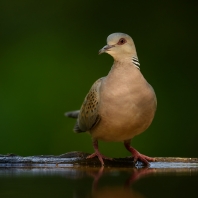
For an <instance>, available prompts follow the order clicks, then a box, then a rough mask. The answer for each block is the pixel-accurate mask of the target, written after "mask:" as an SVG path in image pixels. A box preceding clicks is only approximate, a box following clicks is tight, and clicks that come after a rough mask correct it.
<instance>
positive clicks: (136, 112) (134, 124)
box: [91, 73, 156, 141]
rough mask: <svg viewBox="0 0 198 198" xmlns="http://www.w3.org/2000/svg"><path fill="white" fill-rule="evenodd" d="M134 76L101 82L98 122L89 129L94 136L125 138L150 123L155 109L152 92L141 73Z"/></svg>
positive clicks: (117, 139)
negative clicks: (99, 118)
mask: <svg viewBox="0 0 198 198" xmlns="http://www.w3.org/2000/svg"><path fill="white" fill-rule="evenodd" d="M137 75H138V76H136V75H134V76H132V77H131V76H129V78H127V77H124V78H120V79H119V78H109V79H108V78H106V79H105V80H104V81H103V83H102V85H101V93H100V106H99V114H100V116H101V121H100V123H99V124H98V126H96V127H95V128H94V129H93V131H92V132H91V133H92V135H93V137H95V138H97V139H102V140H104V141H124V140H127V139H131V138H132V137H134V136H135V135H137V134H139V133H141V132H143V131H144V130H146V129H147V128H148V126H149V125H150V124H151V122H152V120H153V117H154V114H155V109H156V98H155V93H154V91H153V89H152V88H151V86H150V85H149V84H148V83H147V82H146V80H145V79H144V77H143V76H142V75H141V73H140V74H137ZM135 78H137V79H135Z"/></svg>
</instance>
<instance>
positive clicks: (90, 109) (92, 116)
mask: <svg viewBox="0 0 198 198" xmlns="http://www.w3.org/2000/svg"><path fill="white" fill-rule="evenodd" d="M102 79H103V78H100V79H98V80H97V81H96V82H95V83H94V84H93V85H92V87H91V89H90V91H89V93H88V94H87V96H86V97H85V100H84V102H83V104H82V106H81V109H80V113H79V115H78V120H77V123H76V125H75V128H74V130H75V129H76V130H75V131H76V132H86V131H89V130H90V129H91V128H93V127H94V126H95V125H96V124H97V123H98V122H99V121H100V116H99V114H98V107H99V101H100V93H99V91H100V86H101V82H102Z"/></svg>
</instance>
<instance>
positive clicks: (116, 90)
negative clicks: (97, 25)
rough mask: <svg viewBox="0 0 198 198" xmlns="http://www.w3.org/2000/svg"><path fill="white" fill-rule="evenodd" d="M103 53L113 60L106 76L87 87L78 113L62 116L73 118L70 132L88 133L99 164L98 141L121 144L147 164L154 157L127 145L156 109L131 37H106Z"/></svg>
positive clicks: (119, 35) (115, 34)
mask: <svg viewBox="0 0 198 198" xmlns="http://www.w3.org/2000/svg"><path fill="white" fill-rule="evenodd" d="M102 53H107V54H109V55H111V56H112V57H113V58H114V63H113V66H112V68H111V70H110V72H109V73H108V75H107V76H106V77H103V78H100V79H98V80H97V81H96V82H95V83H94V84H93V85H92V87H91V89H90V91H89V92H88V94H87V96H86V97H85V100H84V102H83V104H82V106H81V108H80V110H78V111H72V112H67V113H66V116H68V117H73V118H77V122H76V125H75V127H74V131H75V132H77V133H81V132H89V133H90V135H91V136H92V139H93V147H94V150H95V152H94V153H93V154H92V155H89V156H88V157H87V158H92V157H95V156H97V157H98V159H99V160H100V162H101V164H102V165H104V161H103V159H109V158H107V157H105V156H103V155H102V154H101V153H100V151H99V149H98V140H103V141H116V142H124V145H125V147H126V149H127V150H128V151H129V152H131V153H132V155H133V157H134V161H137V160H138V159H139V160H140V161H142V162H143V163H144V164H146V165H148V164H149V163H148V161H155V159H154V158H150V157H148V156H145V155H142V154H141V153H139V152H138V151H137V150H135V149H134V148H133V147H131V146H130V142H131V139H132V138H133V137H134V136H136V135H138V134H140V133H142V132H144V131H145V130H146V129H147V128H148V127H149V125H150V124H151V122H152V120H153V118H154V115H155V111H156V107H157V100H156V95H155V92H154V90H153V88H152V87H151V85H150V84H149V83H148V82H147V81H146V80H145V78H144V77H143V75H142V73H141V72H140V63H139V61H138V57H137V53H136V49H135V45H134V42H133V40H132V38H131V37H130V36H129V35H127V34H124V33H113V34H110V35H109V36H108V37H107V45H105V46H104V47H103V48H102V49H101V50H100V51H99V54H102Z"/></svg>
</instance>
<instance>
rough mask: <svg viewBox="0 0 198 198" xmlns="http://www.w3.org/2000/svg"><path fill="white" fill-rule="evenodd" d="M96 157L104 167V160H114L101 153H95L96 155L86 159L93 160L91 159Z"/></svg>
mask: <svg viewBox="0 0 198 198" xmlns="http://www.w3.org/2000/svg"><path fill="white" fill-rule="evenodd" d="M94 157H98V159H99V160H100V162H101V165H102V166H104V161H103V159H107V160H112V158H109V157H106V156H104V155H102V154H101V153H100V152H95V153H93V154H91V155H88V156H87V157H86V159H91V158H94Z"/></svg>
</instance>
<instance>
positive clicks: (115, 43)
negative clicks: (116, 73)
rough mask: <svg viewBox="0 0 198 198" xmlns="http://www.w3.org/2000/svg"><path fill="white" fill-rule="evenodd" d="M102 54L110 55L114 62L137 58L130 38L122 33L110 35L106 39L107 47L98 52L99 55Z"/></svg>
mask: <svg viewBox="0 0 198 198" xmlns="http://www.w3.org/2000/svg"><path fill="white" fill-rule="evenodd" d="M102 53H107V54H109V55H111V56H112V57H113V58H114V60H116V61H121V60H123V59H128V58H130V59H131V58H132V57H137V54H136V49H135V45H134V42H133V40H132V38H131V37H130V36H129V35H127V34H124V33H113V34H110V35H109V36H108V37H107V45H105V46H104V47H103V48H102V49H101V50H100V51H99V54H102Z"/></svg>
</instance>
